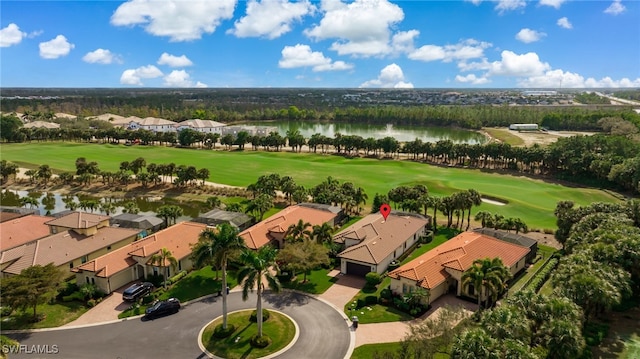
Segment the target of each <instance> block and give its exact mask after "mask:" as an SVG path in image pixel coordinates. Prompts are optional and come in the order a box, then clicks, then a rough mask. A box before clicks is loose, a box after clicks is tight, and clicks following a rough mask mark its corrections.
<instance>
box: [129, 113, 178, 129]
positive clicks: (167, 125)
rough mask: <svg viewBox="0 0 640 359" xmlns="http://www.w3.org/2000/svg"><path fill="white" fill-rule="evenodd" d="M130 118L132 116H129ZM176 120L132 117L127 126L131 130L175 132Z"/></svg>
mask: <svg viewBox="0 0 640 359" xmlns="http://www.w3.org/2000/svg"><path fill="white" fill-rule="evenodd" d="M127 119H130V117H127ZM175 124H176V123H175V122H173V121H169V120H165V119H164V118H157V117H145V118H142V119H132V120H131V121H130V122H129V125H128V126H127V129H129V130H134V131H135V130H139V129H143V130H149V131H153V132H175V130H176V129H175V127H174V126H175Z"/></svg>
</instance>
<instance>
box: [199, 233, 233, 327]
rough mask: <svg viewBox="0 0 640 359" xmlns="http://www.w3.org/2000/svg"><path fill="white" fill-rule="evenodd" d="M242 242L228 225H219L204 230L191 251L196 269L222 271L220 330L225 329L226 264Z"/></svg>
mask: <svg viewBox="0 0 640 359" xmlns="http://www.w3.org/2000/svg"><path fill="white" fill-rule="evenodd" d="M244 248H245V243H244V240H243V239H242V238H241V237H240V236H238V230H237V229H235V228H234V227H232V226H231V225H230V224H228V223H223V224H221V225H219V226H218V227H217V228H216V229H215V230H213V229H208V228H207V229H205V230H204V231H202V233H200V238H199V239H198V243H197V244H196V246H195V248H194V251H193V258H194V263H195V265H196V267H202V266H204V265H205V264H214V265H215V266H216V268H217V267H220V269H222V328H223V329H227V290H226V289H227V262H228V260H229V256H231V255H232V254H233V253H234V252H236V251H238V250H241V249H244Z"/></svg>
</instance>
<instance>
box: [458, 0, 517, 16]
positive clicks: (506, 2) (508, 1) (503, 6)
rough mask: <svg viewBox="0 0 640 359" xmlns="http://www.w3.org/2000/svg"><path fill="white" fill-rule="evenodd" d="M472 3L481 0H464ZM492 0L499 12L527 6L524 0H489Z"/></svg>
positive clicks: (480, 1) (478, 3) (502, 12)
mask: <svg viewBox="0 0 640 359" xmlns="http://www.w3.org/2000/svg"><path fill="white" fill-rule="evenodd" d="M465 1H468V2H470V3H472V4H474V5H480V3H482V1H483V0H465ZM490 1H492V2H495V3H497V4H496V7H495V9H496V10H497V11H498V12H499V13H500V14H504V13H505V12H506V11H511V10H517V9H519V8H521V7H525V6H527V3H526V1H525V0H490Z"/></svg>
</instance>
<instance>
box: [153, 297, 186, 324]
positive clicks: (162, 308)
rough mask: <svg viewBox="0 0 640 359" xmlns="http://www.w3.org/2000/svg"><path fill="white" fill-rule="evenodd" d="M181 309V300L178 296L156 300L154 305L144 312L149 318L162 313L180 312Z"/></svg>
mask: <svg viewBox="0 0 640 359" xmlns="http://www.w3.org/2000/svg"><path fill="white" fill-rule="evenodd" d="M179 310H180V301H179V300H178V299H176V298H169V299H167V300H163V301H159V302H155V303H154V304H153V305H152V306H150V307H149V308H147V310H145V312H144V314H145V316H146V317H147V318H149V319H150V318H154V317H159V316H162V315H167V314H173V313H178V311H179Z"/></svg>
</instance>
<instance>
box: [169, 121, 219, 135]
mask: <svg viewBox="0 0 640 359" xmlns="http://www.w3.org/2000/svg"><path fill="white" fill-rule="evenodd" d="M174 126H175V128H176V130H178V131H182V130H184V129H185V128H189V129H192V130H194V131H198V132H203V133H219V134H222V129H223V128H224V127H225V126H226V124H224V123H221V122H216V121H211V120H200V119H197V118H196V119H191V120H186V121H182V122H180V123H177V124H175V125H174Z"/></svg>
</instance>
